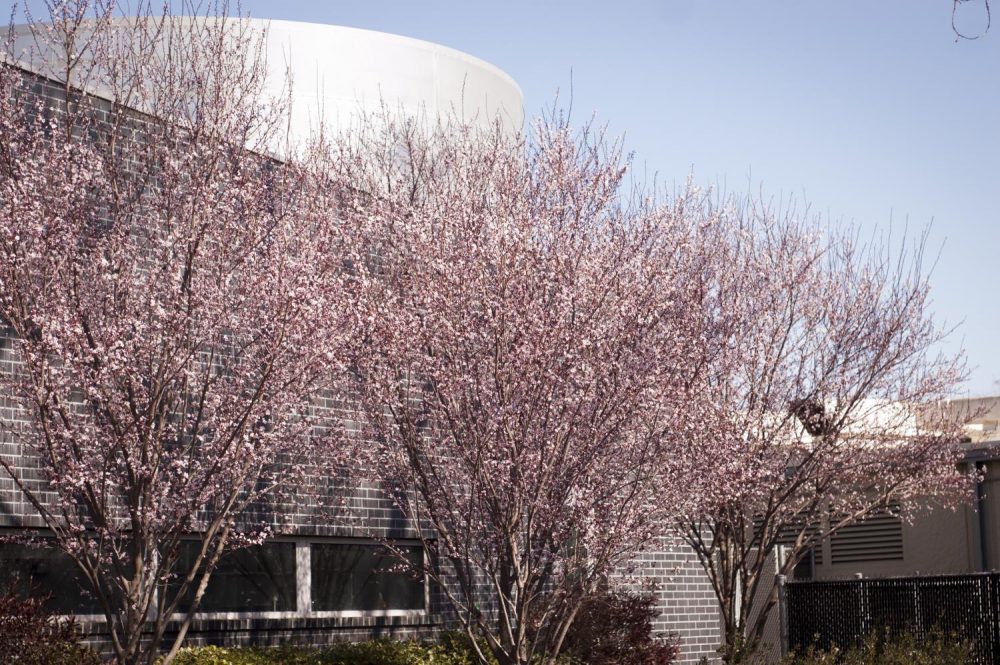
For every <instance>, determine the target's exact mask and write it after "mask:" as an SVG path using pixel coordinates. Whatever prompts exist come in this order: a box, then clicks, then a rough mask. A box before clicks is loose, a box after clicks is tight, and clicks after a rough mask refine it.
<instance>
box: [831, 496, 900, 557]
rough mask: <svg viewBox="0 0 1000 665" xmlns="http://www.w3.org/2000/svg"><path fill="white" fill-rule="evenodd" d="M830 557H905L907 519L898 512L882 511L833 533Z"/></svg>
mask: <svg viewBox="0 0 1000 665" xmlns="http://www.w3.org/2000/svg"><path fill="white" fill-rule="evenodd" d="M830 558H831V559H832V560H833V563H856V562H860V561H899V560H902V558H903V522H902V520H900V519H899V516H898V514H897V511H896V510H893V509H890V510H888V511H880V512H878V513H875V514H872V515H870V516H868V517H867V518H866V519H864V520H862V521H859V522H856V523H854V524H851V525H849V526H845V527H844V528H843V529H841V530H840V531H838V532H837V533H835V534H833V536H832V537H831V538H830Z"/></svg>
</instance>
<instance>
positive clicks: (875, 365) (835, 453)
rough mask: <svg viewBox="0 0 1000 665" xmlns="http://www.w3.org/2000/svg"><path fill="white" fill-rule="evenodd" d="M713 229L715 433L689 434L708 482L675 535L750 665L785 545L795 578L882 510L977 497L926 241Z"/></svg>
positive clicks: (725, 225)
mask: <svg viewBox="0 0 1000 665" xmlns="http://www.w3.org/2000/svg"><path fill="white" fill-rule="evenodd" d="M715 217H716V219H717V220H718V221H717V223H716V224H714V225H712V226H711V227H706V228H705V231H704V235H703V242H705V243H707V244H708V245H711V246H712V247H713V248H715V249H714V250H713V252H711V254H710V255H709V256H711V260H712V267H711V268H708V269H706V270H705V271H704V273H703V275H704V279H705V283H704V284H705V286H704V289H703V300H702V308H701V309H702V312H703V317H704V318H703V326H704V328H703V330H704V334H703V335H702V337H703V339H704V340H706V346H705V348H704V354H705V355H704V358H705V366H706V368H707V369H706V372H705V374H704V375H703V376H702V377H701V379H702V380H703V381H704V383H703V384H702V387H701V388H702V392H701V396H700V397H699V400H700V402H701V406H700V410H701V412H702V414H703V416H704V417H705V428H706V429H707V431H708V432H710V433H711V437H702V438H695V439H692V444H693V445H696V446H698V445H704V446H706V447H705V448H704V450H703V452H702V453H701V454H700V455H695V459H702V460H706V461H708V462H709V463H710V466H711V470H710V471H708V470H706V473H703V474H697V473H695V474H691V476H690V479H689V482H690V486H691V487H692V490H693V491H695V492H696V493H697V494H698V496H699V497H701V503H700V505H699V506H698V507H697V509H696V510H694V511H692V512H690V513H689V514H686V515H684V516H683V518H682V519H680V520H678V529H679V532H680V533H681V535H682V536H683V538H684V540H685V541H686V542H687V543H688V544H689V545H691V547H693V548H694V550H695V552H696V553H697V554H698V557H699V559H700V561H701V564H702V566H703V567H704V569H705V571H706V572H707V573H708V576H709V578H710V579H711V582H712V585H713V588H714V591H715V594H716V596H717V597H718V600H719V602H720V604H721V606H722V618H723V628H724V639H725V642H724V644H723V647H722V656H723V660H724V661H725V662H727V663H739V662H745V660H746V659H747V658H749V657H750V655H751V654H753V652H754V651H755V649H756V648H757V647H758V645H759V642H760V639H761V636H762V634H763V630H764V626H765V622H766V620H767V616H768V612H769V611H770V609H771V607H772V606H773V605H774V604H775V602H776V600H777V596H776V590H775V589H773V588H771V586H768V585H771V580H770V577H769V576H766V575H765V574H764V572H765V566H766V565H768V564H769V563H770V562H771V561H772V559H769V557H771V556H772V555H774V553H775V549H776V547H777V546H778V545H779V544H783V545H785V546H786V547H787V554H786V557H785V559H784V561H783V562H781V564H780V572H781V573H782V574H788V573H789V572H790V571H791V570H792V568H793V567H794V566H795V564H796V563H797V562H798V561H799V560H800V559H801V558H802V557H803V556H804V555H805V554H806V553H808V551H809V549H810V548H812V547H813V546H815V545H817V544H818V543H819V542H820V541H821V540H822V539H824V538H826V537H828V536H830V535H831V534H833V533H835V532H836V531H838V530H839V529H842V528H843V527H845V526H847V525H849V524H852V523H854V522H856V521H858V520H860V519H863V518H865V517H866V516H869V515H871V514H873V513H875V512H876V511H883V510H888V509H891V508H894V507H895V506H896V505H897V504H900V503H901V504H903V505H904V507H905V506H906V505H907V504H910V505H914V504H916V503H919V502H921V501H924V500H926V499H929V498H932V497H938V498H942V499H943V498H951V497H954V496H957V494H958V493H959V492H960V491H961V490H962V489H963V488H964V489H965V490H966V491H967V489H968V486H967V484H966V482H967V478H966V477H964V476H963V475H962V473H961V472H960V471H959V468H958V466H957V451H956V449H955V446H954V445H953V444H954V443H955V442H956V441H957V435H958V431H959V425H960V423H958V422H955V421H954V419H953V418H951V417H949V416H948V415H947V414H946V413H944V412H943V411H941V410H938V409H937V408H936V407H935V404H936V402H937V401H938V400H940V399H942V398H944V397H947V396H948V395H949V393H950V392H951V391H953V390H954V389H955V388H956V386H957V385H958V383H959V382H960V381H961V379H962V376H963V366H962V363H961V357H960V356H959V357H953V356H947V355H942V354H941V353H940V346H939V342H940V341H941V340H942V337H943V335H944V333H945V332H946V331H944V330H942V329H941V328H940V327H939V326H937V325H935V323H934V321H933V319H932V316H931V309H930V299H929V289H928V280H927V274H926V272H924V271H923V268H922V265H923V263H922V253H923V247H924V239H923V238H922V239H920V240H919V241H918V242H917V243H916V245H915V247H914V248H913V249H912V251H911V250H910V249H907V248H905V247H904V248H903V249H900V250H899V251H898V252H896V251H889V250H887V249H886V246H883V245H879V244H876V243H873V244H869V245H859V244H858V243H857V242H856V240H855V237H854V236H853V235H852V234H851V233H850V232H842V231H836V230H831V229H824V228H821V227H819V226H818V225H814V224H812V223H810V222H808V221H804V220H803V218H802V217H800V216H797V215H796V212H795V210H794V209H793V208H788V209H785V210H780V209H774V208H772V207H770V206H767V205H764V204H762V203H760V202H759V201H757V202H755V201H749V202H743V203H739V202H737V201H735V200H734V201H729V202H725V203H724V204H723V205H722V206H719V207H718V209H717V212H716V213H715ZM771 565H773V564H771ZM772 586H773V585H772ZM755 602H756V603H761V604H760V605H757V606H756V607H755ZM752 610H753V612H752Z"/></svg>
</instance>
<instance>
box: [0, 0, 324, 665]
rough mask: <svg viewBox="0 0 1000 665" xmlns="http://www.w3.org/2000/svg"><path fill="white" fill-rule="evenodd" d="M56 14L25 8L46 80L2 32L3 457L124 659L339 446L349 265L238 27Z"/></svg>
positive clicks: (108, 10)
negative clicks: (9, 352) (336, 390)
mask: <svg viewBox="0 0 1000 665" xmlns="http://www.w3.org/2000/svg"><path fill="white" fill-rule="evenodd" d="M50 9H51V12H52V15H51V17H50V18H51V22H47V23H36V24H34V25H33V26H32V27H33V31H34V36H35V42H36V44H37V45H38V51H37V52H36V53H35V57H41V58H44V59H45V61H46V62H48V63H49V64H50V65H51V67H52V71H51V77H52V78H51V79H50V81H49V82H48V83H44V82H43V81H42V79H39V78H37V77H35V76H34V75H33V74H28V73H27V72H25V71H23V70H21V69H19V68H18V67H17V66H16V63H17V62H18V59H19V58H21V57H24V56H23V54H21V53H18V52H14V51H13V49H12V48H11V47H10V46H9V47H8V51H7V53H6V60H7V63H8V64H7V65H4V66H3V67H2V68H0V319H2V323H3V324H5V325H6V326H7V327H8V330H9V333H12V334H11V335H10V337H11V342H12V344H13V353H14V357H15V358H16V362H15V367H14V371H5V372H3V373H0V381H2V386H3V388H4V390H5V397H6V398H7V399H10V400H13V403H14V405H15V406H16V407H17V408H19V409H21V410H22V413H24V414H25V418H24V423H26V424H23V425H21V426H18V427H15V426H14V425H13V423H11V422H5V423H4V427H5V428H7V429H8V430H9V431H8V432H7V436H8V437H12V440H13V441H14V442H15V443H16V444H17V445H18V446H19V447H20V448H21V450H22V451H23V454H22V455H19V456H10V455H8V454H5V455H3V456H0V469H3V470H4V471H5V472H6V475H8V476H9V477H10V478H12V479H13V481H14V483H15V486H16V488H17V490H19V491H20V492H21V493H22V494H23V496H24V498H25V499H26V500H27V502H29V503H30V504H31V505H32V506H33V507H34V508H35V509H36V510H37V513H38V515H39V518H40V524H41V525H42V526H44V528H45V529H46V530H47V531H48V532H49V533H50V534H51V536H53V538H54V542H55V544H56V545H57V546H58V547H59V548H60V549H61V550H63V551H64V552H66V553H67V554H68V555H69V556H70V557H72V559H73V561H75V563H76V565H77V566H78V568H79V570H80V571H81V573H82V575H83V577H84V578H85V579H86V581H87V583H88V585H89V587H90V591H91V592H92V594H93V596H94V597H95V599H96V600H97V601H98V603H99V605H100V607H101V608H102V609H103V612H104V615H105V618H106V621H107V624H108V631H109V634H110V641H111V645H112V646H113V649H114V654H115V657H116V659H117V661H118V662H119V663H122V664H126V663H137V662H140V661H145V662H148V663H152V662H153V660H154V659H155V658H156V657H157V653H158V651H157V649H158V647H159V646H160V643H161V642H162V640H163V638H164V631H165V629H166V626H167V621H168V620H170V619H171V618H176V617H175V613H177V612H178V611H179V608H181V607H184V606H185V605H186V606H188V607H190V608H191V609H190V611H191V612H193V611H194V610H195V609H197V607H198V605H199V602H200V600H201V597H202V595H203V593H204V591H205V588H206V585H207V584H208V581H209V578H210V575H211V573H212V570H213V567H214V566H215V565H216V563H217V561H218V559H219V557H220V555H221V554H222V553H223V552H224V550H225V549H226V548H227V547H229V546H233V545H234V544H237V543H243V544H245V543H249V542H254V541H255V540H258V539H260V538H262V537H263V536H264V535H265V534H266V533H267V532H268V530H269V528H271V526H272V525H273V522H272V521H270V520H272V518H273V515H270V516H269V514H268V513H267V511H266V505H265V504H266V502H267V501H268V500H269V498H270V497H274V496H275V493H276V492H279V491H281V490H282V489H283V488H285V487H287V486H288V485H289V481H290V480H292V479H294V478H295V477H297V474H298V473H299V472H300V471H301V467H302V465H303V464H304V463H305V462H307V461H311V460H312V458H314V457H315V454H314V453H315V452H316V451H318V450H320V448H318V446H320V445H322V450H325V451H327V453H326V454H329V452H330V451H334V452H336V450H337V448H336V446H335V445H331V441H335V440H338V437H337V434H336V428H332V427H319V426H318V424H319V423H318V416H317V414H316V413H315V412H314V411H313V409H312V406H311V405H312V404H313V403H314V401H313V400H314V398H315V397H316V396H317V395H318V394H320V392H321V391H323V390H325V389H327V388H328V385H329V382H330V380H331V377H332V376H334V374H335V370H336V368H337V366H338V358H339V357H340V356H338V348H339V340H340V338H341V332H342V330H341V327H340V326H339V325H338V319H337V313H338V312H340V311H341V307H340V306H339V302H338V298H339V297H340V296H339V294H340V293H342V292H343V290H342V289H340V288H339V287H338V282H339V280H340V274H341V273H342V269H341V264H340V263H338V262H337V261H336V260H334V259H333V257H337V256H339V253H338V251H337V248H336V246H335V245H336V243H337V240H336V237H335V235H334V227H332V226H330V225H328V224H327V223H326V221H325V220H326V219H327V217H328V216H327V215H325V214H320V211H322V210H324V209H325V198H324V196H325V195H324V193H323V192H322V190H321V189H320V188H319V186H318V185H319V183H318V181H317V180H315V179H313V178H312V177H310V169H309V168H308V165H307V164H305V163H303V162H302V161H301V160H297V159H295V158H294V157H292V156H287V158H286V159H285V160H283V161H281V162H278V161H275V160H274V159H272V158H270V157H267V156H266V155H267V154H268V152H269V151H271V150H272V149H273V148H274V147H275V146H276V145H279V144H280V141H281V137H282V133H281V131H282V127H283V125H282V118H283V102H282V101H281V100H280V99H278V100H270V99H267V98H264V97H262V96H261V89H262V77H263V73H264V68H263V63H262V61H261V57H260V53H259V49H258V46H259V44H258V39H259V36H257V35H255V34H253V33H252V32H251V31H250V29H249V28H248V27H247V24H246V23H243V22H241V21H240V20H238V19H227V18H226V16H225V6H224V5H220V6H217V7H216V10H218V13H215V14H211V15H209V16H207V17H201V18H198V17H193V18H185V19H184V20H180V19H172V18H171V17H169V16H157V15H155V14H154V13H153V12H151V11H149V10H148V7H147V8H146V10H145V11H140V12H139V15H138V17H136V18H131V19H113V18H112V16H113V12H114V6H113V4H112V3H97V4H96V5H95V4H92V3H90V2H87V1H86V0H80V1H79V2H52V3H50ZM188 9H194V7H188ZM46 86H47V87H46ZM39 88H41V89H42V90H43V91H48V93H49V94H41V95H39V94H35V93H36V92H37V90H38V89H39ZM33 91H34V92H33ZM53 91H54V92H53ZM288 154H289V155H291V153H290V152H289V153H288ZM8 440H10V439H8ZM24 459H33V460H34V461H35V462H36V463H37V469H35V470H32V469H25V468H23V467H24V462H23V460H24ZM36 473H37V474H38V475H34V474H36ZM37 479H40V480H41V481H42V482H41V483H39V482H37ZM192 539H193V542H194V553H195V554H194V556H193V557H190V558H189V557H187V556H185V557H182V556H181V555H182V552H183V550H184V548H183V547H182V544H183V543H184V542H186V541H187V542H190V541H191V540H192ZM187 547H190V545H188V546H187ZM190 617H191V614H190V613H187V614H186V615H184V616H183V619H182V621H181V622H180V627H179V630H178V631H177V633H176V636H175V637H174V638H173V642H172V648H171V649H170V650H169V653H168V654H167V656H166V661H165V662H169V661H170V660H171V659H172V658H173V656H174V655H175V654H176V652H177V649H178V648H179V646H180V644H181V642H182V641H183V639H184V636H185V633H186V631H187V629H188V626H189V624H190ZM150 626H152V628H151V632H144V631H148V630H149V627H150Z"/></svg>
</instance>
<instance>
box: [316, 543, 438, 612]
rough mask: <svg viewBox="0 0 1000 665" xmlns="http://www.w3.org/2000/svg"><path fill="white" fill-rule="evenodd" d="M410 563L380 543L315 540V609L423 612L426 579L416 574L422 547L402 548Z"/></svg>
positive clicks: (319, 610) (420, 559)
mask: <svg viewBox="0 0 1000 665" xmlns="http://www.w3.org/2000/svg"><path fill="white" fill-rule="evenodd" d="M399 549H400V550H401V551H402V552H403V554H404V556H405V557H406V558H407V560H408V561H409V563H410V565H407V564H403V563H402V562H401V561H400V560H399V558H397V557H396V556H395V555H394V554H392V553H391V552H389V551H388V550H386V549H385V548H384V547H382V546H380V545H375V544H343V543H313V545H312V549H311V555H310V564H311V581H312V584H311V586H312V589H311V596H312V608H311V609H312V610H313V611H314V612H343V611H361V612H365V611H385V610H423V609H425V607H426V604H427V602H426V592H425V589H426V582H425V580H424V576H423V574H422V573H415V572H414V570H413V566H417V567H418V569H419V567H420V566H421V563H422V562H423V549H422V548H421V547H419V546H406V547H400V548H399Z"/></svg>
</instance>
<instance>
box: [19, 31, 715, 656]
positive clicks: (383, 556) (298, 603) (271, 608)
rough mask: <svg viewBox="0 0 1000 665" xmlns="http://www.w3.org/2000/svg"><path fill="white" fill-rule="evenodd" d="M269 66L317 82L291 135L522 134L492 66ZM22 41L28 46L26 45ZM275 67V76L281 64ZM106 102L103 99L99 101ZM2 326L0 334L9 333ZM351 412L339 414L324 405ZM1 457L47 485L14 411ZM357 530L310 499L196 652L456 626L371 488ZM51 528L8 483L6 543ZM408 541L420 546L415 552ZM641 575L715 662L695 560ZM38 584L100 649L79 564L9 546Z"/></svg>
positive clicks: (640, 568)
mask: <svg viewBox="0 0 1000 665" xmlns="http://www.w3.org/2000/svg"><path fill="white" fill-rule="evenodd" d="M266 30H267V34H268V37H267V48H268V50H269V53H270V56H269V62H274V63H284V62H287V61H290V62H292V63H293V64H294V65H295V66H296V67H299V68H301V69H302V70H303V71H306V72H314V71H319V72H320V73H321V80H319V81H316V84H315V88H309V87H300V88H299V89H298V92H297V93H296V95H297V98H296V99H295V100H293V101H294V102H296V103H295V105H294V107H293V108H295V114H294V115H293V118H292V127H293V130H294V131H300V132H305V131H308V128H309V127H311V126H314V125H315V123H316V121H317V119H318V118H317V114H322V116H323V117H322V118H319V119H322V120H324V121H326V122H327V123H329V124H331V125H334V126H345V125H347V124H349V123H350V118H351V113H353V112H355V111H356V109H357V108H358V105H359V104H361V105H362V106H364V105H365V104H368V105H374V104H377V103H380V102H381V101H382V100H389V101H390V102H392V103H398V105H399V107H400V108H401V109H402V110H403V111H404V112H418V111H430V112H438V111H443V110H445V109H455V108H461V109H462V111H463V113H464V114H465V117H466V118H468V119H481V120H482V121H483V122H488V121H489V120H490V118H492V117H495V116H496V115H498V114H499V115H501V116H502V117H504V118H505V119H506V120H505V121H506V122H508V123H509V125H510V126H511V127H512V128H517V127H519V126H520V125H521V123H522V122H523V111H522V108H521V105H522V97H521V92H520V89H519V88H518V87H517V85H516V83H514V82H513V80H512V79H510V77H509V76H507V75H506V74H504V73H503V72H501V71H500V70H498V69H496V68H495V67H493V66H492V65H489V64H488V63H484V62H482V61H480V60H477V59H475V58H472V57H470V56H467V55H465V54H462V53H458V52H456V51H453V50H451V49H447V48H444V47H440V46H437V45H433V44H428V43H426V42H420V41H417V40H412V39H407V38H402V37H396V36H393V35H385V34H381V33H372V32H368V31H362V30H354V29H348V28H336V27H332V26H319V25H310V24H298V23H287V22H280V21H275V22H270V23H269V24H267V26H266ZM22 36H23V35H22ZM5 66H16V67H19V68H21V69H22V70H23V71H24V80H25V82H26V86H28V88H30V90H31V94H32V95H37V96H40V97H44V98H47V99H48V100H50V101H51V103H53V104H58V103H59V100H60V95H62V88H61V85H60V84H59V83H58V81H56V80H55V78H54V77H53V75H52V74H51V72H49V71H48V70H47V67H46V64H45V62H44V61H42V62H17V63H8V64H7V65H5ZM275 66H278V65H277V64H276V65H275ZM90 92H92V93H93V94H96V95H97V96H98V97H99V96H100V92H101V91H100V90H94V91H90ZM0 323H2V322H0ZM18 362H19V361H18V358H17V356H16V352H15V349H14V345H13V344H12V332H11V330H10V329H9V328H6V327H0V371H3V372H13V371H16V365H17V363H18ZM326 406H327V407H328V408H330V409H338V408H342V405H338V403H337V402H336V401H335V400H331V402H330V404H328V405H326ZM0 420H2V421H3V423H4V425H5V427H4V428H3V429H0V454H2V455H3V456H4V457H5V458H6V459H8V460H14V461H15V463H14V466H15V467H16V468H17V470H18V473H19V474H20V476H21V478H22V479H24V480H27V481H28V482H36V483H39V484H40V483H41V482H42V481H41V476H40V475H39V474H38V472H37V470H36V460H34V459H32V458H31V456H30V455H28V454H26V447H25V445H24V444H22V443H21V442H20V441H19V439H18V435H17V431H18V425H19V424H20V425H24V424H26V423H27V421H26V416H25V415H24V414H23V413H22V412H20V411H19V410H18V409H17V408H16V406H15V405H14V403H13V402H12V401H11V400H10V399H2V401H0ZM349 494H350V496H349V497H348V501H347V502H348V504H349V505H350V507H351V508H352V511H351V512H352V514H353V515H355V516H361V519H357V517H356V518H355V519H353V520H347V521H343V520H331V519H329V518H328V516H327V515H326V514H324V513H325V508H324V507H323V506H322V505H320V504H318V503H316V501H315V497H314V494H312V493H310V492H304V493H302V494H301V495H300V496H299V501H298V502H297V503H294V504H293V505H292V506H291V507H290V509H289V510H290V512H289V513H288V514H286V515H285V518H286V520H287V522H289V523H290V528H289V529H288V530H287V532H286V533H285V534H284V535H282V536H280V537H277V538H274V539H273V540H271V541H269V542H267V543H265V544H264V545H262V546H257V547H251V548H247V549H244V550H239V551H237V552H234V553H232V554H230V555H228V556H227V557H225V558H224V559H223V560H222V561H221V562H220V565H219V567H218V569H217V570H216V572H215V573H214V575H213V578H212V582H211V583H210V585H209V587H208V590H207V592H206V595H205V599H204V601H203V604H202V607H201V609H200V611H199V614H198V618H197V619H196V621H195V623H194V624H193V626H192V629H191V631H190V632H189V634H188V643H191V644H196V643H216V644H279V643H287V642H294V643H307V644H322V643H325V642H329V641H331V640H342V639H363V638H369V637H373V636H392V637H408V636H420V635H427V634H430V633H432V632H433V631H435V630H438V629H441V628H442V627H447V626H448V625H449V619H448V610H447V608H446V606H445V605H444V603H443V602H442V599H441V598H440V597H439V596H438V595H437V594H435V593H433V589H432V585H431V584H430V583H429V582H428V581H427V580H420V579H414V578H412V577H411V576H408V575H405V574H403V573H400V572H394V571H393V570H392V566H391V563H390V562H391V559H390V557H389V555H388V553H386V552H385V551H384V550H383V549H382V547H381V546H380V545H379V539H380V538H392V539H394V540H395V541H396V542H397V543H399V544H400V546H401V547H403V548H406V547H408V546H409V547H411V548H412V549H411V552H412V556H414V557H417V556H423V554H422V550H421V548H420V547H419V546H418V544H417V543H416V541H413V540H412V536H413V535H414V534H413V533H412V532H409V531H408V530H407V525H406V522H405V520H404V519H403V517H402V516H401V515H400V514H399V513H398V512H397V511H396V510H394V508H393V503H392V501H391V500H390V499H389V498H388V497H387V496H385V495H384V494H382V493H381V492H380V490H379V489H378V488H377V487H376V486H374V485H362V486H359V487H353V488H351V490H350V491H349ZM41 526H42V524H41V522H40V520H39V518H38V517H37V516H36V514H35V512H34V509H33V508H32V506H31V505H30V504H29V503H28V502H26V501H25V500H24V497H23V496H20V493H19V492H18V490H17V489H16V486H15V484H14V482H13V481H12V480H11V478H9V477H3V476H2V475H0V535H17V534H23V533H24V532H25V530H26V529H32V528H39V527H41ZM407 538H410V539H411V540H410V541H409V542H410V543H411V545H407V543H408V541H407ZM636 563H637V565H636V567H635V568H636V573H635V574H636V575H637V576H638V577H639V578H643V579H647V580H648V579H651V580H654V581H655V582H656V583H657V593H658V596H659V601H660V602H659V607H660V610H661V615H660V618H659V620H658V621H657V623H656V629H657V631H660V632H662V633H676V634H678V635H679V636H680V637H681V640H682V649H683V661H682V662H685V663H695V662H698V660H699V659H700V658H701V657H702V656H708V657H710V658H711V657H712V656H713V654H714V651H715V648H716V646H717V645H718V643H719V618H718V609H717V606H716V603H715V600H714V596H713V594H712V591H711V587H710V585H709V583H708V581H707V578H706V577H705V576H704V574H703V572H702V571H701V568H700V566H699V564H698V562H697V559H696V558H695V556H694V555H693V553H691V552H689V551H687V550H686V549H685V547H684V546H682V545H678V544H674V543H667V542H664V543H662V546H661V547H658V548H655V549H653V550H650V551H647V552H644V553H642V554H640V555H639V556H638V558H637V560H636ZM12 572H16V573H18V574H20V575H21V576H22V577H25V578H28V577H30V578H31V579H32V581H33V583H34V584H35V585H36V587H37V588H39V589H40V590H43V591H52V592H54V593H55V597H54V600H53V602H54V603H55V607H56V608H58V609H59V610H60V611H62V612H65V613H67V614H74V615H77V616H79V617H80V618H81V619H82V621H83V626H84V628H85V630H87V631H88V632H89V633H90V634H91V635H92V639H93V640H94V641H95V642H97V643H99V642H100V639H101V637H100V636H101V632H102V626H101V623H102V621H103V620H102V619H101V617H100V612H99V610H98V609H97V606H96V604H95V603H94V602H93V601H92V600H90V599H88V598H87V597H86V594H85V593H83V592H82V591H81V590H80V583H79V578H78V575H77V574H76V573H74V570H73V566H72V564H71V563H70V562H69V561H68V560H67V559H66V558H65V557H64V556H62V555H60V554H59V553H57V552H56V551H55V550H47V549H45V548H28V547H26V546H24V545H21V544H17V543H12V542H7V543H0V576H4V575H9V574H10V573H12Z"/></svg>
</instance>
